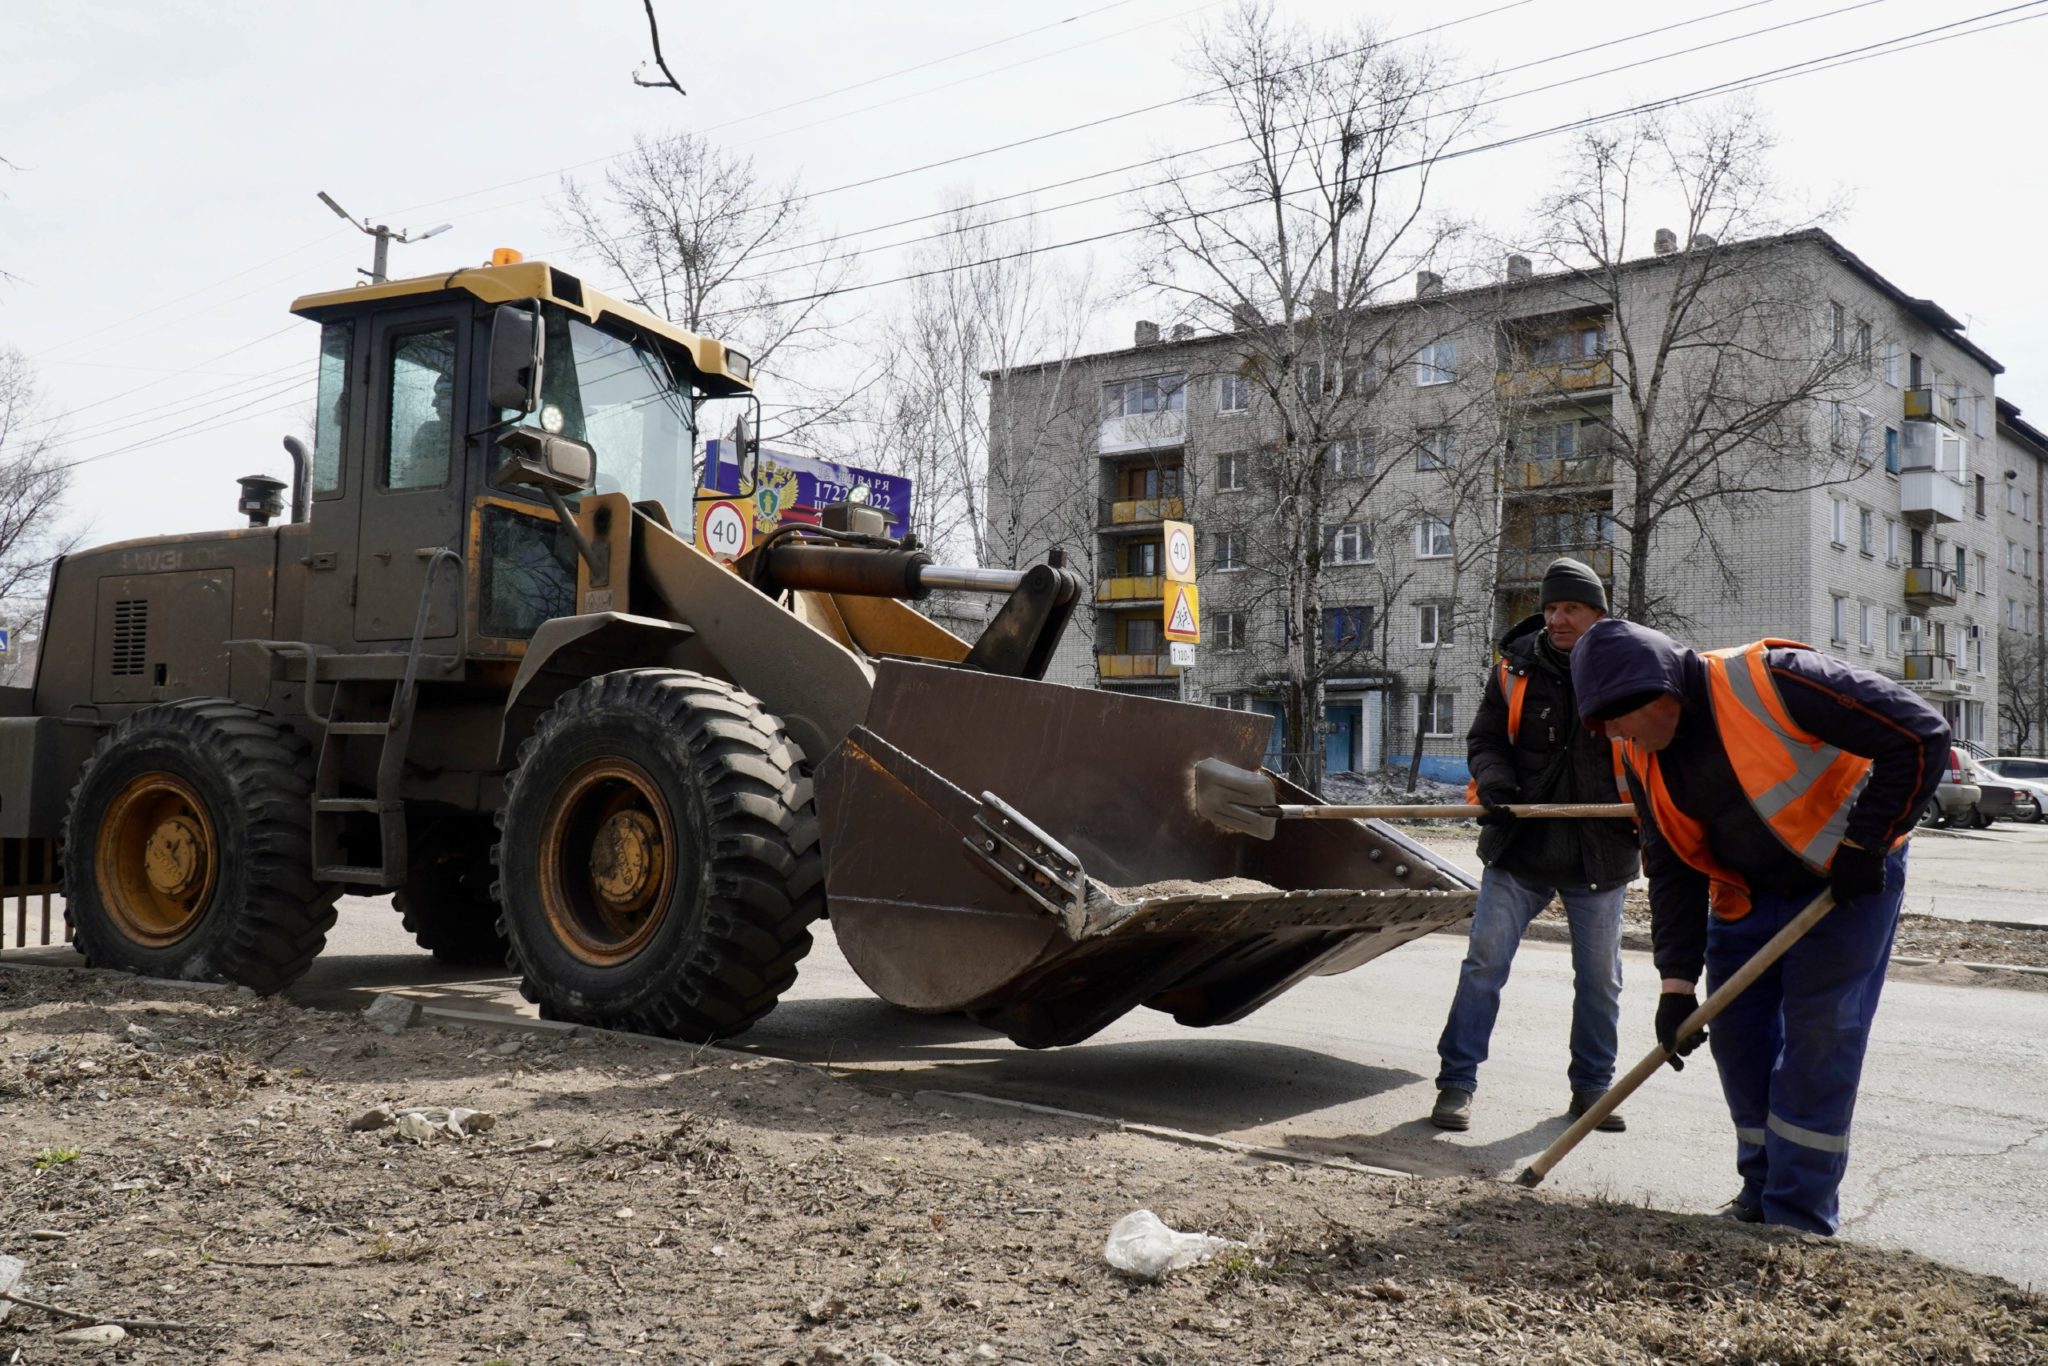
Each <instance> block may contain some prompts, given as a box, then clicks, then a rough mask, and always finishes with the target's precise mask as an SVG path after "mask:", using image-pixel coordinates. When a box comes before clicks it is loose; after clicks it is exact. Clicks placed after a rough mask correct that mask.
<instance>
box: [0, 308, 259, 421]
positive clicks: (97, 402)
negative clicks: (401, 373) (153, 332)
mask: <svg viewBox="0 0 2048 1366" xmlns="http://www.w3.org/2000/svg"><path fill="white" fill-rule="evenodd" d="M297 326H298V324H297V322H296V321H294V322H289V323H286V324H285V325H284V326H283V327H280V328H278V329H277V331H275V332H266V333H264V334H263V335H262V336H260V337H258V338H256V339H255V340H254V341H246V342H243V343H242V344H241V345H240V346H231V347H229V348H228V349H227V350H225V351H221V352H218V353H216V354H214V355H211V356H208V357H207V358H206V359H205V360H202V361H200V362H199V363H198V364H196V365H191V366H187V367H186V368H185V369H183V370H173V371H171V372H170V373H169V374H166V375H164V376H162V377H161V378H158V379H152V380H147V381H145V382H143V383H141V384H138V385H136V386H135V387H134V388H132V389H123V390H122V391H121V392H120V393H118V394H108V395H107V396H106V397H105V398H96V399H94V400H93V401H92V402H90V403H81V404H79V405H78V406H77V407H75V408H66V409H65V410H64V411H63V412H61V413H58V414H56V415H55V416H52V417H43V418H37V419H35V421H34V422H33V423H30V424H24V425H32V426H40V427H51V426H54V425H56V424H57V423H59V422H62V421H64V420H65V419H66V418H70V417H76V416H77V415H78V414H80V413H84V412H90V411H92V410H93V409H94V408H101V407H105V406H106V405H107V404H109V403H115V402H118V401H120V400H121V399H124V398H130V397H133V396H134V395H136V394H139V393H142V392H143V391H144V390H146V389H154V388H156V387H157V386H158V385H159V384H168V383H170V381H172V380H174V379H176V378H178V376H180V375H189V374H191V373H193V372H194V371H196V370H198V369H200V368H201V367H202V366H207V365H211V364H213V363H214V362H215V361H217V360H226V359H227V358H228V357H229V356H232V355H236V354H238V353H240V352H243V351H247V350H248V349H249V348H250V347H252V346H261V345H262V344H263V343H264V342H267V341H269V340H271V339H272V338H273V337H282V336H283V335H284V334H285V333H287V332H289V331H291V330H292V329H293V328H295V327H297Z"/></svg>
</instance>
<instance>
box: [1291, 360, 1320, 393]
mask: <svg viewBox="0 0 2048 1366" xmlns="http://www.w3.org/2000/svg"><path fill="white" fill-rule="evenodd" d="M1294 384H1295V388H1296V389H1297V390H1298V391H1299V392H1300V394H1301V396H1302V398H1303V399H1305V400H1307V401H1309V402H1314V401H1315V400H1317V399H1319V398H1321V397H1322V396H1323V367H1322V363H1321V362H1319V361H1312V360H1305V361H1301V362H1300V363H1298V364H1297V365H1296V366H1295V367H1294Z"/></svg>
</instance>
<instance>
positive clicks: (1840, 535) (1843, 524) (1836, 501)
mask: <svg viewBox="0 0 2048 1366" xmlns="http://www.w3.org/2000/svg"><path fill="white" fill-rule="evenodd" d="M1828 539H1829V540H1830V541H1833V542H1834V543H1835V544H1836V545H1838V546H1843V547H1846V546H1847V545H1848V544H1849V505H1848V504H1847V503H1845V502H1843V501H1842V500H1841V499H1840V498H1830V499H1828Z"/></svg>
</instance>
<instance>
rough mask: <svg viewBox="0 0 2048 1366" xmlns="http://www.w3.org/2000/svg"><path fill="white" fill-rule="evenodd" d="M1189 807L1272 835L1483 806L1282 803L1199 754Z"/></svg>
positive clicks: (1568, 806)
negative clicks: (1312, 824)
mask: <svg viewBox="0 0 2048 1366" xmlns="http://www.w3.org/2000/svg"><path fill="white" fill-rule="evenodd" d="M1506 809H1507V810H1508V811H1510V812H1513V813H1514V814H1515V815H1517V816H1527V817H1534V818H1537V819H1543V818H1550V819H1560V820H1584V819H1595V820H1601V819H1605V820H1613V819H1617V818H1618V819H1627V818H1628V817H1631V816H1634V815H1635V813H1636V809H1635V807H1633V806H1631V805H1629V804H1628V803H1627V802H1609V803H1595V802H1544V803H1534V802H1531V803H1522V802H1517V803H1513V804H1511V805H1509V806H1508V807H1507V808H1506ZM1195 810H1196V811H1197V812H1198V813H1199V814H1200V815H1201V816H1202V818H1203V819H1204V820H1206V821H1208V822H1209V823H1210V824H1211V825H1216V826H1220V827H1222V828H1223V829H1225V830H1229V831H1232V832H1234V833H1236V834H1240V835H1251V836H1254V837H1256V838H1258V839H1262V840H1269V839H1271V838H1273V832H1274V830H1275V829H1276V826H1277V822H1280V821H1285V820H1296V821H1347V820H1375V819H1377V820H1389V819H1402V818H1407V819H1410V820H1451V819H1456V818H1458V817H1466V818H1468V819H1469V818H1471V817H1474V816H1483V815H1485V814H1486V813H1487V810H1488V808H1486V807H1484V806H1335V805H1324V804H1322V803H1314V804H1306V803H1305V804H1301V805H1291V804H1290V805H1283V804H1282V803H1281V801H1280V799H1279V794H1278V792H1277V791H1276V789H1275V788H1274V786H1273V780H1272V779H1271V778H1269V777H1267V776H1266V775H1265V774H1263V773H1254V772H1252V771H1251V770H1249V769H1243V768H1238V767H1237V766H1236V765H1234V764H1226V763H1224V762H1223V761H1222V760H1221V759H1203V760H1201V761H1200V762H1199V763H1197V764H1196V765H1195Z"/></svg>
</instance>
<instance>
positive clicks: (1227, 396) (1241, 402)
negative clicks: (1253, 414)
mask: <svg viewBox="0 0 2048 1366" xmlns="http://www.w3.org/2000/svg"><path fill="white" fill-rule="evenodd" d="M1251 406H1252V382H1251V381H1250V380H1249V379H1247V378H1245V377H1244V376H1243V375H1218V376H1217V377H1216V413H1217V416H1219V417H1224V416H1228V415H1229V414H1231V413H1242V412H1249V411H1250V410H1251Z"/></svg>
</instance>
